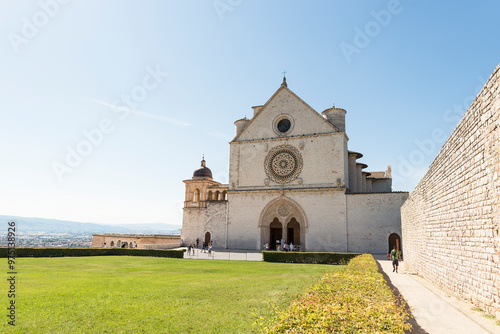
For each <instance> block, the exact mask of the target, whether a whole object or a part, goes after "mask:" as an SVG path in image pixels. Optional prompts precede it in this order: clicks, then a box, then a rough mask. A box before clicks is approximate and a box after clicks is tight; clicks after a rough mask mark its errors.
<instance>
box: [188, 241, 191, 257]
mask: <svg viewBox="0 0 500 334" xmlns="http://www.w3.org/2000/svg"><path fill="white" fill-rule="evenodd" d="M187 253H188V256H189V255H191V244H189V245H188V252H187Z"/></svg>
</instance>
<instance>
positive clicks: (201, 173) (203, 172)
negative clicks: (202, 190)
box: [193, 158, 212, 179]
mask: <svg viewBox="0 0 500 334" xmlns="http://www.w3.org/2000/svg"><path fill="white" fill-rule="evenodd" d="M202 177H203V178H210V179H211V178H212V171H211V170H210V168H208V167H207V166H206V161H205V158H203V160H201V166H200V167H198V168H196V169H195V170H194V173H193V179H194V178H202Z"/></svg>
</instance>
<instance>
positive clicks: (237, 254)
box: [184, 248, 262, 261]
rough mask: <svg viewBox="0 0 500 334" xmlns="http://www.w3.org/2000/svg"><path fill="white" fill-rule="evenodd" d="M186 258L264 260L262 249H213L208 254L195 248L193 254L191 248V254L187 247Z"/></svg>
mask: <svg viewBox="0 0 500 334" xmlns="http://www.w3.org/2000/svg"><path fill="white" fill-rule="evenodd" d="M184 258H185V259H197V260H228V261H229V260H230V261H262V253H261V252H260V251H254V252H252V251H237V250H234V251H233V250H232V251H219V250H213V251H212V252H211V253H210V254H208V251H205V252H202V251H201V249H199V248H195V249H194V255H193V251H192V250H191V254H188V252H187V248H186V252H185V253H184Z"/></svg>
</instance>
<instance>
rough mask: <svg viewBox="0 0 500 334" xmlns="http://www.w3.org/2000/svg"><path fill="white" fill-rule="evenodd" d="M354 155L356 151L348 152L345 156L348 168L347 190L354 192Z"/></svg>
mask: <svg viewBox="0 0 500 334" xmlns="http://www.w3.org/2000/svg"><path fill="white" fill-rule="evenodd" d="M356 155H357V153H355V152H349V155H348V158H347V164H348V165H347V168H348V169H349V185H348V188H349V191H350V192H352V193H353V192H356V187H357V185H356Z"/></svg>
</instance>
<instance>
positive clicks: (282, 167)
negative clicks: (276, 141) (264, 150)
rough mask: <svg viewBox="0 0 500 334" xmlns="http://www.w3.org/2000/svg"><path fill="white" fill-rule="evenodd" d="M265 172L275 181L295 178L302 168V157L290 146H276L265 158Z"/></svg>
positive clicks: (287, 180) (281, 181)
mask: <svg viewBox="0 0 500 334" xmlns="http://www.w3.org/2000/svg"><path fill="white" fill-rule="evenodd" d="M265 168H266V174H267V176H268V177H269V178H270V179H271V180H273V181H275V182H277V183H288V182H290V181H293V180H295V179H296V178H297V176H298V175H299V173H300V171H301V170H302V157H301V156H300V153H299V152H298V151H297V150H296V149H295V148H294V147H292V146H288V145H283V146H278V147H276V148H274V149H273V150H271V152H269V154H268V156H267V158H266V164H265Z"/></svg>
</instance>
